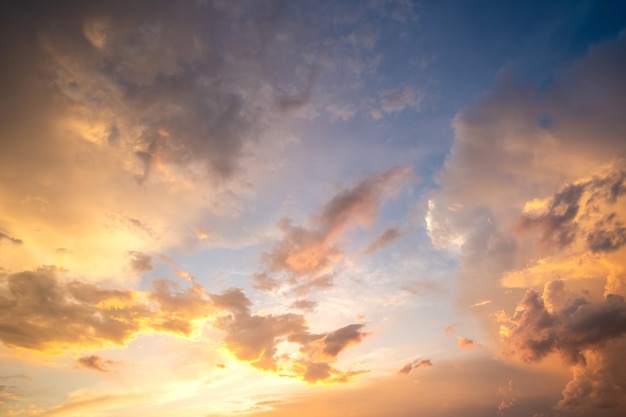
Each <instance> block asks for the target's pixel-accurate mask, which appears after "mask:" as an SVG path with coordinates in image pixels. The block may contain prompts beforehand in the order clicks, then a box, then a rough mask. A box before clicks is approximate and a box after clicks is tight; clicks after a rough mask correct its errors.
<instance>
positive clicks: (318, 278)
mask: <svg viewBox="0 0 626 417" xmlns="http://www.w3.org/2000/svg"><path fill="white" fill-rule="evenodd" d="M410 179H412V172H411V169H410V168H406V167H402V168H395V169H391V170H389V171H385V172H382V173H379V174H377V175H374V176H372V177H370V178H366V179H365V180H363V181H361V182H360V183H359V184H357V185H356V186H355V187H353V188H350V189H344V190H342V191H341V192H339V193H338V194H337V195H335V196H334V197H333V198H332V199H331V200H330V201H329V202H328V203H326V204H325V205H324V206H322V207H321V208H320V210H319V211H318V212H317V213H315V214H313V215H312V216H311V217H310V219H309V222H308V224H307V225H306V226H304V225H295V224H294V223H293V221H292V220H291V219H288V218H284V219H282V220H281V221H280V222H279V224H278V228H279V230H280V232H281V234H282V236H281V238H280V239H279V240H278V241H276V242H275V243H274V245H273V247H272V249H271V250H270V251H269V252H266V253H264V254H263V255H262V259H261V261H262V263H263V265H264V267H265V270H264V271H262V272H261V273H259V274H257V275H255V276H253V279H255V281H256V285H257V288H259V289H269V290H273V289H276V288H278V286H279V285H281V284H282V282H279V281H277V278H276V277H273V276H272V275H276V274H279V273H286V274H287V278H288V280H289V281H290V283H291V284H293V285H294V287H295V288H296V290H297V292H298V293H302V294H304V293H306V292H307V291H308V290H310V289H312V288H315V287H328V286H330V285H332V279H333V274H332V272H333V270H334V268H335V265H336V264H337V263H338V262H339V261H340V260H341V259H342V258H343V250H342V248H341V247H340V239H341V237H342V236H343V234H344V233H345V232H346V231H348V230H349V229H352V228H355V227H367V226H369V225H370V224H371V223H372V222H373V221H374V220H375V218H376V216H377V214H378V211H379V210H380V207H381V205H382V203H383V200H384V198H385V197H387V196H389V195H393V194H394V193H396V192H397V191H398V189H399V187H400V184H399V183H400V182H401V181H402V180H410ZM390 233H391V235H392V234H394V232H390ZM391 235H390V236H387V237H386V239H387V240H389V239H392V238H393V236H391ZM382 244H384V242H382V241H381V242H379V245H382ZM283 281H284V280H283Z"/></svg>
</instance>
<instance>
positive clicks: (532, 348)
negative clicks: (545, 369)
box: [506, 290, 626, 364]
mask: <svg viewBox="0 0 626 417" xmlns="http://www.w3.org/2000/svg"><path fill="white" fill-rule="evenodd" d="M509 324H510V326H511V327H510V329H509V333H508V336H507V337H506V346H507V349H508V350H509V352H511V353H512V354H515V355H517V356H519V357H520V358H521V359H522V360H524V361H527V362H533V361H538V360H541V359H543V358H544V357H545V356H546V355H548V354H549V353H551V352H554V351H558V352H559V353H561V355H562V356H563V358H564V359H565V360H566V361H568V362H569V363H573V364H576V363H579V362H581V363H584V362H585V355H584V351H585V350H587V349H590V348H594V347H599V346H601V345H603V344H604V343H605V342H606V341H609V340H611V339H616V338H619V337H621V336H622V335H624V334H625V333H626V303H625V302H624V298H623V297H621V296H619V295H614V294H609V295H608V296H607V297H606V299H605V300H603V301H602V302H594V303H592V302H590V301H588V300H585V299H583V298H573V299H570V300H569V301H568V302H567V303H566V304H565V305H564V306H563V307H562V309H560V310H558V311H555V312H553V313H550V311H548V309H547V308H546V306H545V304H544V301H543V299H542V297H541V295H539V293H537V292H536V291H534V290H529V291H528V292H527V293H526V295H525V296H524V298H523V299H522V300H521V301H520V304H519V306H518V308H517V310H516V312H515V314H514V315H513V316H511V317H510V318H509Z"/></svg>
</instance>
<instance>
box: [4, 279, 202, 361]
mask: <svg viewBox="0 0 626 417" xmlns="http://www.w3.org/2000/svg"><path fill="white" fill-rule="evenodd" d="M61 275H62V274H60V272H59V271H57V270H55V269H54V268H50V267H48V268H40V269H38V270H35V271H24V272H19V273H14V274H6V273H5V274H2V276H0V280H1V282H2V285H0V305H1V306H2V309H0V310H1V312H0V339H1V340H2V342H3V343H4V344H5V345H7V346H9V347H20V348H26V349H31V350H38V351H45V352H50V353H60V352H63V351H64V350H66V349H68V348H71V347H80V348H100V347H104V346H109V345H123V344H125V343H127V342H129V341H130V340H132V339H134V338H135V337H136V336H137V334H139V333H141V332H152V331H165V332H169V333H175V334H180V335H189V334H190V332H191V330H192V325H191V322H192V321H193V320H195V319H200V318H208V317H209V316H210V315H211V314H212V312H213V311H214V309H212V308H209V306H208V305H207V302H204V301H202V300H201V299H202V297H204V294H203V293H201V292H200V291H199V290H198V289H197V288H195V287H192V288H191V289H190V290H188V291H186V292H170V290H171V289H175V286H173V285H169V286H168V285H167V284H166V283H164V282H163V281H157V282H156V283H155V291H154V293H148V294H146V293H141V292H137V291H131V290H116V289H106V288H102V287H100V286H98V285H95V284H91V283H85V282H80V281H75V280H66V279H64V278H62V277H61ZM150 300H152V301H154V305H151V304H150Z"/></svg>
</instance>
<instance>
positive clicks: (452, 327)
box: [443, 323, 458, 334]
mask: <svg viewBox="0 0 626 417" xmlns="http://www.w3.org/2000/svg"><path fill="white" fill-rule="evenodd" d="M457 326H458V324H457V323H454V324H450V325H448V326H446V327H444V328H443V331H444V332H445V333H446V334H453V333H455V332H456V328H457Z"/></svg>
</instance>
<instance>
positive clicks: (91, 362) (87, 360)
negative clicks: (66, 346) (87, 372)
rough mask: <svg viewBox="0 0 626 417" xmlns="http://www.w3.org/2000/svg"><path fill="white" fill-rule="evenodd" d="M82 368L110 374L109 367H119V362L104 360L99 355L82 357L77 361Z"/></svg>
mask: <svg viewBox="0 0 626 417" xmlns="http://www.w3.org/2000/svg"><path fill="white" fill-rule="evenodd" d="M76 362H77V364H78V365H79V366H80V367H82V368H87V369H93V370H95V371H98V372H109V370H108V369H107V367H108V366H111V365H118V364H119V362H118V361H113V360H111V359H103V358H101V357H100V356H98V355H89V356H82V357H80V358H78V360H77V361H76Z"/></svg>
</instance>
